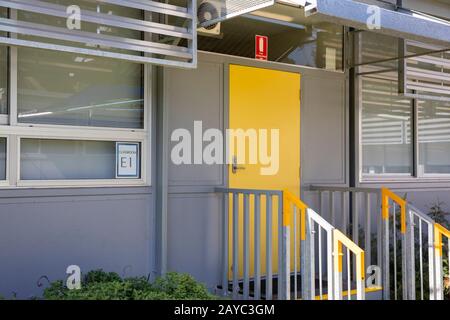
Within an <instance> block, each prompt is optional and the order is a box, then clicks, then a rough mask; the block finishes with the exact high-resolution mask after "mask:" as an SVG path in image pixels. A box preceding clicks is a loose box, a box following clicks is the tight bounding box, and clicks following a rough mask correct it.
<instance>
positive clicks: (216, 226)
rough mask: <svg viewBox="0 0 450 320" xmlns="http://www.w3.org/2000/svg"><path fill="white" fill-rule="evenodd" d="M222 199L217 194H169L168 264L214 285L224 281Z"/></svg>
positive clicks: (172, 268)
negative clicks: (222, 262)
mask: <svg viewBox="0 0 450 320" xmlns="http://www.w3.org/2000/svg"><path fill="white" fill-rule="evenodd" d="M221 203H222V201H221V200H220V197H219V196H217V195H216V194H197V195H195V194H184V195H183V194H178V195H171V196H170V198H169V215H168V225H169V228H170V232H169V234H168V252H169V256H168V268H169V270H172V271H178V272H188V273H190V274H192V275H193V276H194V277H195V278H196V279H197V280H199V281H201V282H203V283H206V284H207V286H208V287H209V288H210V289H212V288H214V287H215V286H216V285H217V284H219V282H220V272H221V269H220V257H221V250H220V245H221V243H220V239H221V229H220V226H221V218H220V212H221Z"/></svg>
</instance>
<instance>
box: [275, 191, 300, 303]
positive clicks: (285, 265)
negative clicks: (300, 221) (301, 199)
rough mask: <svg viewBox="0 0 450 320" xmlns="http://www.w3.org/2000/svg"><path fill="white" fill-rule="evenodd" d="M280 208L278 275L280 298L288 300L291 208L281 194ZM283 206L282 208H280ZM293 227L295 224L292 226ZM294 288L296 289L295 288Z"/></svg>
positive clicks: (289, 291) (289, 290) (289, 286)
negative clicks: (280, 247)
mask: <svg viewBox="0 0 450 320" xmlns="http://www.w3.org/2000/svg"><path fill="white" fill-rule="evenodd" d="M279 203H280V209H279V210H282V219H281V220H282V221H279V222H278V223H279V224H282V233H283V235H282V238H281V239H280V240H281V241H282V252H281V253H280V254H282V257H281V266H280V267H279V269H280V276H281V279H279V280H281V281H282V285H281V293H280V294H281V299H282V300H290V298H291V281H290V280H291V272H290V271H291V257H290V253H291V249H290V243H291V235H290V227H289V225H290V222H291V208H290V206H289V203H288V202H287V201H285V199H284V197H283V196H280V202H279ZM281 208H283V209H281ZM294 228H295V226H294ZM295 290H296V289H295Z"/></svg>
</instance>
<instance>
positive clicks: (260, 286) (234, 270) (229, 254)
mask: <svg viewBox="0 0 450 320" xmlns="http://www.w3.org/2000/svg"><path fill="white" fill-rule="evenodd" d="M216 192H218V193H222V194H223V208H224V210H223V219H222V226H223V229H222V250H223V255H222V290H223V293H224V295H228V293H229V291H230V289H229V283H230V280H231V291H232V297H233V298H234V299H237V298H242V299H250V298H253V299H255V300H259V299H262V298H264V299H267V300H271V299H273V298H274V296H276V297H277V298H279V299H281V295H280V294H278V293H281V291H282V288H281V286H282V281H281V279H279V278H278V276H277V278H276V279H275V278H274V274H275V275H277V271H278V266H281V265H282V261H281V258H282V256H281V254H279V253H280V252H282V248H281V244H282V236H283V234H282V223H280V222H281V221H282V208H283V206H282V200H283V199H282V198H283V195H282V192H281V191H273V190H249V189H226V188H218V189H216ZM251 220H253V226H251V225H250V223H251ZM274 231H275V232H274ZM251 239H252V241H250V240H251ZM263 246H264V247H265V250H262V247H263ZM277 247H278V250H276V251H275V250H274V248H277ZM275 258H276V260H275ZM251 265H252V267H253V268H252V269H253V270H252V271H253V272H251V270H250V269H251ZM280 275H281V273H280ZM250 282H252V283H253V288H252V291H253V293H252V294H251V293H250ZM274 282H276V284H277V287H276V288H277V290H276V291H275V290H274V289H275V288H274V286H273V284H274Z"/></svg>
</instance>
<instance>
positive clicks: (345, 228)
mask: <svg viewBox="0 0 450 320" xmlns="http://www.w3.org/2000/svg"><path fill="white" fill-rule="evenodd" d="M309 190H311V191H315V192H317V194H318V199H319V200H318V202H319V204H318V206H317V211H318V212H320V213H321V215H322V216H323V217H326V219H327V221H328V222H330V223H331V224H332V225H333V226H336V227H337V228H338V229H339V230H340V231H342V233H344V234H345V235H347V236H349V237H350V238H351V239H352V241H353V242H354V243H355V244H356V245H358V246H361V247H363V248H364V252H365V258H364V260H365V261H364V263H365V265H366V266H370V265H373V264H376V265H378V266H381V264H382V255H381V249H382V242H381V239H382V236H381V232H382V230H381V228H379V226H381V221H382V217H381V215H380V214H379V212H380V209H379V208H380V206H381V190H380V189H376V188H347V187H335V186H311V187H310V188H309Z"/></svg>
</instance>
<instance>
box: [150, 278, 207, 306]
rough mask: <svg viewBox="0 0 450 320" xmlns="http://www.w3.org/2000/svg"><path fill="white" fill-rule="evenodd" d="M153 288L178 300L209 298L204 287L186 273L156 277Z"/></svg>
mask: <svg viewBox="0 0 450 320" xmlns="http://www.w3.org/2000/svg"><path fill="white" fill-rule="evenodd" d="M153 288H154V289H156V290H157V291H160V292H165V293H167V294H168V295H170V296H172V297H173V298H174V299H178V300H186V299H195V300H205V299H210V298H211V296H210V294H209V293H208V292H207V291H206V290H205V287H204V286H203V285H202V284H200V283H197V282H196V281H195V280H194V279H193V278H192V277H191V276H190V275H187V274H178V273H169V274H167V276H166V277H164V278H159V279H157V280H156V281H155V283H154V285H153Z"/></svg>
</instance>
